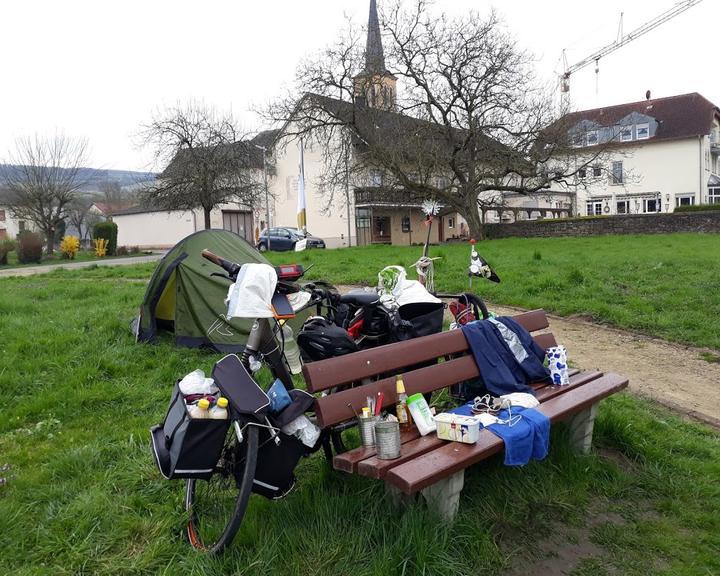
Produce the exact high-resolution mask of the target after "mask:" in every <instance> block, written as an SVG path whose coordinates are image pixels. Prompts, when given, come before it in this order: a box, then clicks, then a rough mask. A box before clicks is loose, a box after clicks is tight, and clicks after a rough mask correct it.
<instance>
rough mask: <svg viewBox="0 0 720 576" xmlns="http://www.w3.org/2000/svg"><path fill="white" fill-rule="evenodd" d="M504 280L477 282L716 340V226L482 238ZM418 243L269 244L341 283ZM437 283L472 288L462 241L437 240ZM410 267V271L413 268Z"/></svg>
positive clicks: (368, 279) (719, 326) (617, 322)
mask: <svg viewBox="0 0 720 576" xmlns="http://www.w3.org/2000/svg"><path fill="white" fill-rule="evenodd" d="M478 252H479V253H480V254H482V255H483V256H484V257H485V258H486V259H487V260H488V261H489V262H490V263H491V264H492V266H493V267H494V268H495V270H496V271H497V273H498V275H499V276H500V278H501V280H502V282H501V283H500V284H492V283H490V282H488V281H486V280H483V279H475V280H474V281H473V290H474V291H475V292H476V293H478V294H480V295H481V296H482V297H483V298H487V300H489V301H491V302H496V303H498V304H509V305H516V306H521V307H525V308H536V307H538V308H545V309H546V310H548V311H550V312H554V313H556V314H560V315H563V316H565V315H571V314H583V315H588V316H590V317H592V319H593V320H595V321H596V322H602V323H607V324H611V325H614V326H618V327H620V328H630V329H633V330H638V331H641V332H644V333H647V334H650V335H653V336H659V337H661V338H665V339H667V340H673V341H676V342H683V343H687V344H693V345H696V346H708V347H712V348H720V292H719V288H718V287H719V286H720V280H719V278H720V276H719V274H720V273H719V272H718V271H719V270H720V235H717V234H669V235H645V236H604V237H588V238H531V239H524V238H511V239H503V240H490V241H485V242H482V243H480V244H479V245H478ZM421 254H422V248H420V247H399V246H371V247H367V248H359V249H357V248H354V249H350V250H310V251H307V252H302V253H288V252H284V253H283V252H277V253H271V256H270V257H271V258H272V260H273V261H274V262H276V263H283V262H285V263H287V262H293V261H298V262H302V263H304V264H306V265H307V264H310V263H312V264H315V266H314V267H313V269H312V270H310V272H309V274H308V276H309V277H312V278H330V279H332V281H334V282H335V283H338V284H371V285H375V284H377V273H378V271H379V270H380V269H381V268H382V267H383V266H387V265H390V264H400V265H402V266H405V267H406V268H408V271H409V272H410V268H411V267H412V264H413V263H414V262H415V261H416V260H417V258H418V257H419V256H420V255H421ZM430 256H432V257H440V260H436V261H435V285H436V287H437V289H438V290H442V291H448V292H456V291H463V290H467V289H468V278H467V275H466V273H467V266H468V264H469V261H470V250H469V246H468V245H467V244H463V245H447V246H439V247H436V246H433V247H432V248H431V249H430ZM411 277H415V276H414V271H412V272H411Z"/></svg>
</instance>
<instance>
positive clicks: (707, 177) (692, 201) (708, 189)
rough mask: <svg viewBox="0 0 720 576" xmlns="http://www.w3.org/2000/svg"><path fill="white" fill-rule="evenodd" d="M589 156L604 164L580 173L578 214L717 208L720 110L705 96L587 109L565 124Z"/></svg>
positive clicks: (719, 194)
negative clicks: (601, 149)
mask: <svg viewBox="0 0 720 576" xmlns="http://www.w3.org/2000/svg"><path fill="white" fill-rule="evenodd" d="M564 121H565V122H567V124H568V126H570V127H571V128H570V130H571V133H572V134H575V135H576V138H575V142H576V146H577V147H578V148H587V150H588V154H592V151H593V149H595V148H596V147H597V146H601V145H603V144H605V145H607V152H605V153H603V154H602V157H603V158H606V160H604V161H603V163H598V164H595V165H592V166H590V167H589V168H587V169H586V170H579V171H578V174H577V178H576V182H575V184H574V185H573V186H569V187H566V188H564V189H563V188H558V189H556V190H555V191H557V192H574V193H577V212H578V214H580V215H587V216H593V215H611V214H651V213H660V212H672V211H673V210H674V209H675V207H676V206H686V205H696V204H713V203H720V109H718V107H717V106H715V105H714V104H713V103H712V102H710V101H708V100H707V99H705V98H703V97H702V96H701V95H700V94H697V93H692V94H682V95H679V96H671V97H667V98H657V99H651V98H650V94H649V93H648V95H647V99H646V100H643V101H640V102H633V103H629V104H620V105H617V106H609V107H606V108H596V109H593V110H583V111H580V112H574V113H572V114H569V115H568V116H566V117H565V119H564Z"/></svg>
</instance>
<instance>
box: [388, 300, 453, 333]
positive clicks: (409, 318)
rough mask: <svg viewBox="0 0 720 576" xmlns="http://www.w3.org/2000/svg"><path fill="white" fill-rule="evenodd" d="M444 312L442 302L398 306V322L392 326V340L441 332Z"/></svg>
mask: <svg viewBox="0 0 720 576" xmlns="http://www.w3.org/2000/svg"><path fill="white" fill-rule="evenodd" d="M444 312H445V305H444V304H443V303H442V302H437V303H436V302H417V303H411V304H403V305H402V306H400V307H399V308H398V316H399V318H400V323H399V326H394V327H393V328H394V329H393V330H392V337H393V340H395V341H401V340H410V339H411V338H420V337H421V336H429V335H430V334H437V333H438V332H442V325H443V315H444Z"/></svg>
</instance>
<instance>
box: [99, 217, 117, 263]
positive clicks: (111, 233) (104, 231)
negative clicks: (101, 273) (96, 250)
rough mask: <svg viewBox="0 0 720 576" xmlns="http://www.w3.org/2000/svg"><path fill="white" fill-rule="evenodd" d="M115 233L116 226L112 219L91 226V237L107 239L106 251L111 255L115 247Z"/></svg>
mask: <svg viewBox="0 0 720 576" xmlns="http://www.w3.org/2000/svg"><path fill="white" fill-rule="evenodd" d="M117 234H118V227H117V224H115V222H113V221H112V220H105V221H104V222H98V223H97V224H95V226H93V239H94V240H97V239H98V238H104V239H105V240H107V244H106V248H107V250H106V252H107V254H108V255H110V256H113V255H114V254H115V250H116V249H117Z"/></svg>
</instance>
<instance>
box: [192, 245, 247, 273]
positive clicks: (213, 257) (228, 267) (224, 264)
mask: <svg viewBox="0 0 720 576" xmlns="http://www.w3.org/2000/svg"><path fill="white" fill-rule="evenodd" d="M200 254H201V255H202V257H203V258H205V259H206V260H209V261H210V262H212V263H213V264H216V265H217V266H220V268H222V269H223V270H225V272H227V273H228V274H229V275H230V277H231V278H234V277H236V276H237V273H238V272H239V271H240V268H242V266H241V265H240V264H236V263H235V262H230V261H229V260H225V259H224V258H220V256H218V255H217V254H213V253H212V252H210V250H208V249H207V248H206V249H205V250H203V251H202V252H201V253H200Z"/></svg>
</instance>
